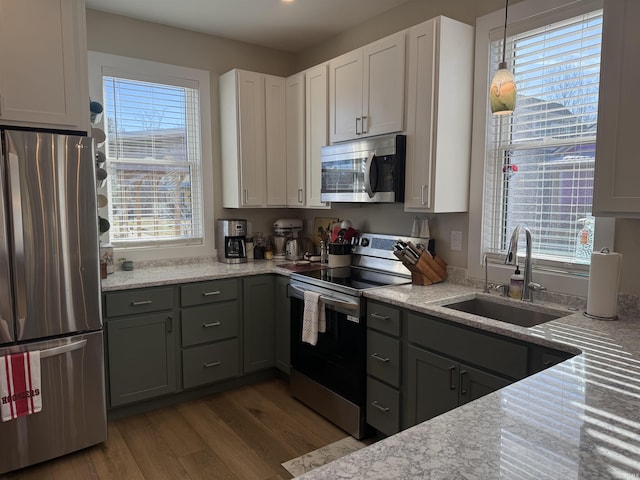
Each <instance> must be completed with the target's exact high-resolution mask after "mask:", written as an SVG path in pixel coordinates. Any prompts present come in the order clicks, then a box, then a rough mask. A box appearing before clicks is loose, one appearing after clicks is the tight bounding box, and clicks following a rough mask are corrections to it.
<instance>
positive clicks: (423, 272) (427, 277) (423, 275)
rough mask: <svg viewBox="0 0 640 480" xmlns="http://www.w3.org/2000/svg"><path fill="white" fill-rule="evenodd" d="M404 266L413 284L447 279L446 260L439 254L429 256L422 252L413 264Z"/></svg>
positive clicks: (424, 283) (429, 283) (432, 282)
mask: <svg viewBox="0 0 640 480" xmlns="http://www.w3.org/2000/svg"><path fill="white" fill-rule="evenodd" d="M405 266H406V267H407V268H408V269H409V271H410V272H411V283H413V284H414V285H432V284H434V283H439V282H442V281H444V280H446V279H447V262H445V261H444V260H443V259H442V258H440V257H439V256H437V255H435V256H433V257H432V256H431V254H429V252H422V255H420V258H418V260H417V262H416V264H415V265H407V264H405Z"/></svg>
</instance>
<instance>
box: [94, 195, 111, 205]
mask: <svg viewBox="0 0 640 480" xmlns="http://www.w3.org/2000/svg"><path fill="white" fill-rule="evenodd" d="M96 202H97V205H98V208H104V207H106V206H107V205H108V204H109V200H108V199H107V197H106V195H102V194H101V193H99V194H98V195H97V196H96Z"/></svg>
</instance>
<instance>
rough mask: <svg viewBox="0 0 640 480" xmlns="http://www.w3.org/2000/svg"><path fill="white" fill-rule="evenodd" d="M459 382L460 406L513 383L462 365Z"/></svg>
mask: <svg viewBox="0 0 640 480" xmlns="http://www.w3.org/2000/svg"><path fill="white" fill-rule="evenodd" d="M459 380H460V381H459V385H460V388H459V391H460V395H459V397H458V398H459V399H460V405H462V404H465V403H469V402H470V401H472V400H476V399H478V398H480V397H483V396H485V395H487V394H488V393H491V392H495V391H496V390H500V389H501V388H502V387H506V386H507V385H509V384H510V383H512V382H511V381H510V380H507V379H505V378H502V377H498V376H497V375H492V374H490V373H487V372H483V371H482V370H478V369H477V368H473V367H469V366H468V365H463V364H461V365H460V376H459Z"/></svg>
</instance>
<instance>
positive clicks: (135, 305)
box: [131, 300, 153, 307]
mask: <svg viewBox="0 0 640 480" xmlns="http://www.w3.org/2000/svg"><path fill="white" fill-rule="evenodd" d="M152 303H153V302H152V301H151V300H139V301H137V302H131V306H132V307H141V306H143V305H151V304H152Z"/></svg>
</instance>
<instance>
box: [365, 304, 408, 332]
mask: <svg viewBox="0 0 640 480" xmlns="http://www.w3.org/2000/svg"><path fill="white" fill-rule="evenodd" d="M367 327H369V328H375V329H376V330H380V331H381V332H385V333H388V334H390V335H395V336H396V337H397V336H399V335H400V310H399V309H397V308H393V307H390V306H388V305H383V304H381V303H376V302H368V303H367Z"/></svg>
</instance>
